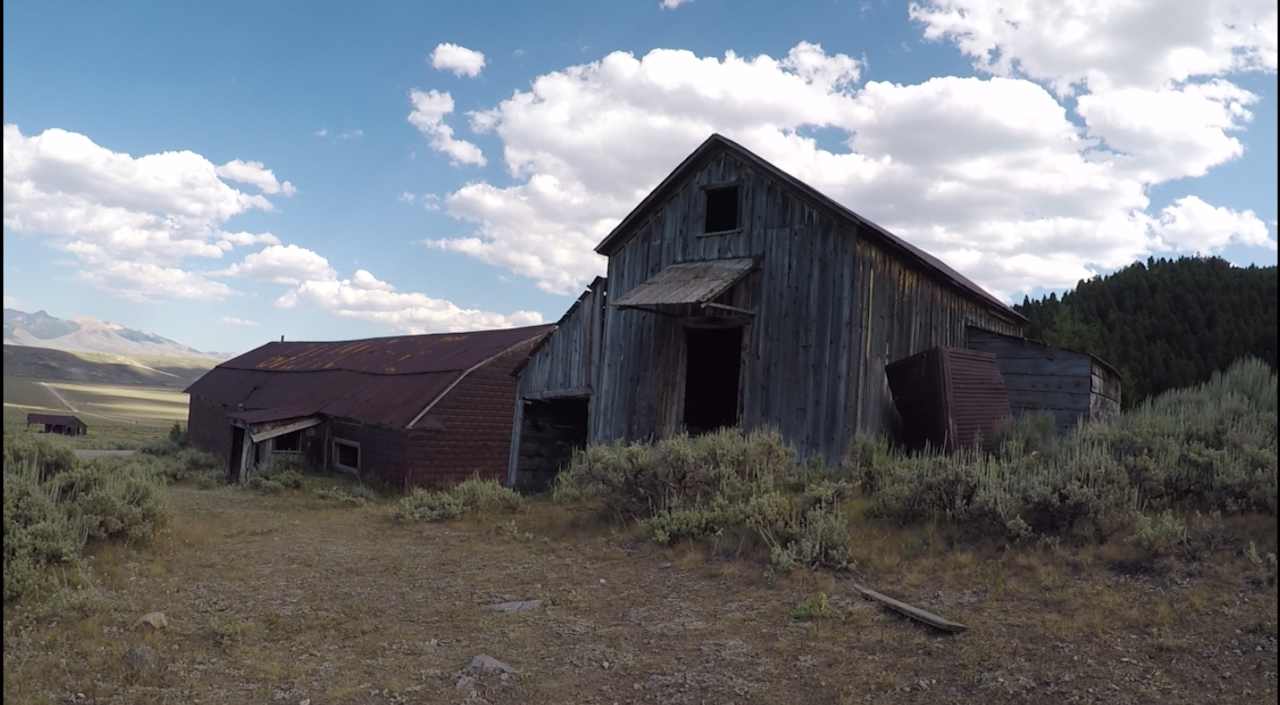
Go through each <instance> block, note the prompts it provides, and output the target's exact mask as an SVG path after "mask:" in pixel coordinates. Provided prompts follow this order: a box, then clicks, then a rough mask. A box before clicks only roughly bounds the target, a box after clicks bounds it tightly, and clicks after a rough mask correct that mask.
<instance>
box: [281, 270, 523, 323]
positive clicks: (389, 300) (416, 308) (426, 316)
mask: <svg viewBox="0 0 1280 705" xmlns="http://www.w3.org/2000/svg"><path fill="white" fill-rule="evenodd" d="M299 305H310V306H315V307H317V308H320V309H321V310H324V311H328V312H329V313H332V314H334V315H337V316H342V317H345V318H356V319H361V320H366V321H374V322H377V323H381V324H384V325H386V326H388V327H391V328H394V329H396V330H400V331H404V332H406V333H442V332H453V331H464V330H476V329H483V328H510V327H513V326H526V325H535V324H538V323H541V322H542V314H540V313H538V312H536V311H523V310H519V311H514V312H512V313H508V314H503V313H495V312H492V311H483V310H479V309H468V308H463V307H461V306H458V305H457V304H455V303H453V302H452V301H447V300H445V299H437V298H433V297H430V296H427V295H426V294H422V293H418V292H402V291H396V289H395V287H393V286H392V285H391V284H390V283H388V282H385V281H382V280H380V279H378V278H377V277H375V276H374V275H373V274H371V273H369V272H368V271H366V270H363V269H361V270H357V271H356V273H355V274H354V275H353V276H352V277H351V278H350V279H336V278H331V279H320V280H311V281H304V282H301V283H300V284H298V285H297V286H296V287H295V288H293V289H290V290H289V291H287V292H285V293H284V294H283V295H282V296H280V298H279V299H277V300H276V306H278V307H280V308H293V307H295V306H299Z"/></svg>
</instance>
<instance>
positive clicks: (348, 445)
mask: <svg viewBox="0 0 1280 705" xmlns="http://www.w3.org/2000/svg"><path fill="white" fill-rule="evenodd" d="M333 464H334V465H337V466H338V467H340V468H342V469H343V470H352V471H355V472H359V471H360V444H359V443H353V442H351V441H342V440H336V439H335V440H334V442H333Z"/></svg>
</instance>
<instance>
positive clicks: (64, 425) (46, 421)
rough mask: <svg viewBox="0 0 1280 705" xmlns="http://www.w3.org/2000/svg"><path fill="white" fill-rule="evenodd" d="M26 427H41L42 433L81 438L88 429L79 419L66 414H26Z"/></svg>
mask: <svg viewBox="0 0 1280 705" xmlns="http://www.w3.org/2000/svg"><path fill="white" fill-rule="evenodd" d="M27 426H43V427H44V431H43V432H44V433H61V434H62V435H64V436H83V435H84V434H86V433H88V432H89V427H88V426H87V425H86V424H85V422H83V421H81V420H80V419H79V417H76V416H70V415H66V414H27Z"/></svg>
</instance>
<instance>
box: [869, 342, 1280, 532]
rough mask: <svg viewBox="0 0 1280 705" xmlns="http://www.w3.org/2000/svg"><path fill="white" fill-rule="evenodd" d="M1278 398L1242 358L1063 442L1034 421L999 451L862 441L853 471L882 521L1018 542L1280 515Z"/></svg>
mask: <svg viewBox="0 0 1280 705" xmlns="http://www.w3.org/2000/svg"><path fill="white" fill-rule="evenodd" d="M1276 393H1277V385H1276V374H1275V371H1274V370H1272V369H1271V368H1270V367H1268V366H1267V365H1266V364H1265V363H1262V362H1261V361H1258V360H1252V359H1249V360H1243V361H1241V362H1239V363H1237V364H1235V365H1233V366H1231V368H1229V369H1228V370H1226V371H1225V372H1222V373H1220V374H1215V375H1214V376H1213V378H1212V379H1210V380H1209V381H1208V382H1205V383H1204V384H1201V385H1198V386H1196V387H1192V388H1189V389H1181V390H1176V391H1172V392H1168V393H1166V394H1163V395H1160V396H1158V397H1156V398H1154V399H1151V400H1148V401H1147V402H1144V403H1143V404H1141V405H1139V406H1138V407H1137V408H1135V409H1133V410H1131V411H1129V412H1127V413H1124V414H1122V415H1120V416H1117V417H1115V418H1112V419H1109V420H1107V421H1101V422H1095V423H1085V424H1082V425H1081V426H1079V427H1078V428H1077V429H1075V430H1074V431H1073V432H1072V433H1070V434H1068V435H1066V436H1064V437H1061V438H1058V439H1056V440H1055V439H1050V438H1048V437H1047V435H1046V434H1045V433H1044V432H1043V430H1042V429H1041V428H1039V427H1040V426H1042V425H1043V424H1044V421H1043V420H1042V419H1036V418H1032V419H1029V420H1026V421H1022V422H1021V423H1022V424H1023V427H1022V428H1018V427H1017V426H1014V427H1012V428H1010V429H1008V430H1006V432H1005V434H1004V438H1003V443H1002V445H1001V446H1000V449H999V451H998V452H995V453H990V454H983V453H980V452H977V451H967V452H960V453H955V454H952V455H943V454H940V453H914V454H908V453H900V452H895V451H892V450H889V449H888V448H887V446H884V445H877V444H876V442H873V441H867V440H861V441H859V442H856V443H855V444H854V445H853V449H852V450H851V451H850V454H849V458H848V459H847V461H846V468H847V470H848V471H849V472H850V473H851V474H852V475H853V476H854V477H855V478H857V479H859V480H860V481H861V484H862V487H863V490H864V491H865V492H867V493H868V494H869V495H870V496H872V497H873V507H872V511H873V514H876V515H879V516H882V517H885V518H889V519H892V520H895V521H898V522H902V523H907V522H913V521H921V520H926V519H944V520H947V521H950V522H955V523H959V524H965V525H971V526H974V527H976V528H978V529H980V530H982V531H983V532H984V533H991V532H999V531H1000V530H1002V529H1003V530H1004V531H1005V532H1006V533H1008V534H1009V535H1010V536H1011V537H1018V535H1019V534H1022V535H1025V534H1028V533H1035V534H1042V535H1055V534H1065V533H1070V532H1073V531H1082V532H1084V533H1085V534H1092V535H1093V536H1095V537H1097V538H1105V537H1106V536H1108V535H1110V534H1111V533H1114V531H1116V530H1118V528H1119V527H1121V526H1124V525H1126V524H1127V523H1131V520H1132V517H1135V516H1137V515H1138V514H1137V513H1139V512H1145V513H1147V514H1150V515H1154V514H1155V513H1159V512H1164V511H1166V510H1178V511H1184V512H1189V511H1204V512H1213V511H1216V512H1221V513H1226V514H1232V513H1241V512H1248V511H1257V512H1264V513H1269V514H1275V513H1276V492H1277V460H1276V453H1277V443H1276V439H1277V417H1276Z"/></svg>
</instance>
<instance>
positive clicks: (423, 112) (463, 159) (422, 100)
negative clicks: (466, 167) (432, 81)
mask: <svg viewBox="0 0 1280 705" xmlns="http://www.w3.org/2000/svg"><path fill="white" fill-rule="evenodd" d="M409 102H410V104H411V105H413V110H412V111H411V112H410V113H409V124H411V125H413V126H414V127H416V128H418V131H419V132H421V133H422V134H423V136H425V137H426V138H427V142H428V144H430V145H431V148H432V149H434V150H436V151H437V152H441V153H443V154H445V155H447V156H448V157H449V161H450V163H452V164H455V165H456V164H471V165H474V166H484V165H485V163H486V161H485V158H484V153H482V152H481V151H480V148H479V147H477V146H475V145H474V144H472V143H471V142H468V141H466V140H460V139H457V138H456V137H454V136H453V128H452V127H449V126H448V125H446V124H445V122H444V118H445V116H446V115H448V114H449V113H451V112H453V96H451V95H449V94H448V93H445V92H441V91H435V90H431V91H420V90H417V89H414V90H413V91H410V93H409Z"/></svg>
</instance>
